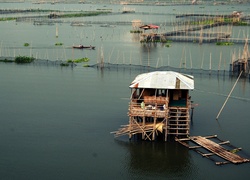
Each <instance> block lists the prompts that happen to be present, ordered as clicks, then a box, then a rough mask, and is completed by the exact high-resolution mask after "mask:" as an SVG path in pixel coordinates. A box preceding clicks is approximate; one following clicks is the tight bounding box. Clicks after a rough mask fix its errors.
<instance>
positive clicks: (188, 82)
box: [129, 71, 194, 89]
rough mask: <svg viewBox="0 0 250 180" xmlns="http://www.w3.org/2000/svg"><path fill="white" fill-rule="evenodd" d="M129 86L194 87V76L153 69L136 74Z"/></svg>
mask: <svg viewBox="0 0 250 180" xmlns="http://www.w3.org/2000/svg"><path fill="white" fill-rule="evenodd" d="M129 87H130V88H153V89H194V77H193V76H191V75H187V74H181V73H178V72H174V71H155V72H149V73H144V74H140V75H138V76H137V77H136V78H135V79H134V81H133V82H132V83H131V84H130V86H129Z"/></svg>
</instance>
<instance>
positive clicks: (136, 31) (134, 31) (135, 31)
mask: <svg viewBox="0 0 250 180" xmlns="http://www.w3.org/2000/svg"><path fill="white" fill-rule="evenodd" d="M130 33H142V31H140V30H130Z"/></svg>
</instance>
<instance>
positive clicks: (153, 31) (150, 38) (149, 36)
mask: <svg viewBox="0 0 250 180" xmlns="http://www.w3.org/2000/svg"><path fill="white" fill-rule="evenodd" d="M140 29H143V32H144V33H143V34H142V35H141V41H143V42H154V41H155V40H156V37H157V33H158V29H159V26H157V25H154V24H146V25H142V26H140ZM148 30H150V32H148V33H146V31H148Z"/></svg>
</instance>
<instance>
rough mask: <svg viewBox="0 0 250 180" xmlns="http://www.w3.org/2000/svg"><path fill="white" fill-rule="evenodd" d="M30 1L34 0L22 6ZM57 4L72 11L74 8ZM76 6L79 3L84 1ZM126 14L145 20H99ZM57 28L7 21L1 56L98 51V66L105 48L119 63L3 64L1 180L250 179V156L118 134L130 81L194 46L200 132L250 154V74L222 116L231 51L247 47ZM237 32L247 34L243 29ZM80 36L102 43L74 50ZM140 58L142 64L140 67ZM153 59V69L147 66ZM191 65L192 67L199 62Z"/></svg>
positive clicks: (53, 56) (174, 62)
mask: <svg viewBox="0 0 250 180" xmlns="http://www.w3.org/2000/svg"><path fill="white" fill-rule="evenodd" d="M6 6H13V4H11V3H10V4H9V3H7V4H5V3H4V4H3V3H1V8H2V7H6ZM20 6H24V7H33V6H34V5H33V4H31V3H27V4H26V5H25V3H24V4H23V3H21V4H20ZM47 6H48V7H51V8H52V7H53V8H54V7H57V6H61V7H60V8H62V6H66V7H67V6H68V5H56V6H52V5H51V6H49V5H47ZM69 6H72V7H70V8H72V9H74V8H77V5H69ZM84 6H86V7H88V6H90V5H84ZM91 6H92V7H93V6H98V7H103V6H104V5H91ZM105 6H106V7H109V6H112V8H113V7H114V9H117V11H118V9H121V6H120V5H105ZM190 7H192V6H188V7H187V6H183V7H182V6H176V7H169V6H167V7H155V6H154V7H141V6H136V8H137V9H145V8H148V9H149V11H153V12H156V11H157V10H159V12H161V11H163V9H164V8H168V9H177V10H176V11H178V12H181V11H180V10H185V9H188V8H190ZM192 8H197V11H199V10H201V9H202V10H204V9H208V8H211V11H213V9H216V8H217V9H221V10H225V12H226V11H231V9H232V7H231V6H229V7H228V6H216V7H214V6H211V7H210V6H209V7H205V8H199V7H198V6H197V7H192ZM237 10H242V11H244V10H246V12H245V13H249V11H247V10H248V8H247V7H246V6H239V7H237ZM141 11H142V10H141ZM186 11H187V10H186ZM223 12H224V11H223ZM170 14H171V13H170ZM170 16H171V15H170ZM117 17H119V18H121V19H122V20H124V21H125V20H126V19H127V20H132V19H136V18H137V16H136V13H135V14H134V15H126V16H123V15H119V16H117V15H116V16H115V17H113V16H106V18H105V17H94V18H93V17H90V19H91V18H92V19H93V21H94V20H95V19H96V21H97V20H99V19H98V18H104V19H105V21H106V20H107V18H109V19H111V21H112V19H116V18H117ZM142 17H144V16H142ZM144 18H145V21H146V18H152V19H157V17H155V16H152V17H149V16H148V17H144ZM161 18H162V17H161ZM161 21H162V22H164V21H165V20H164V19H162V20H161ZM55 27H56V26H55V25H54V26H34V25H33V24H32V23H23V22H21V23H16V22H0V29H1V31H0V37H1V56H8V57H9V56H12V57H13V56H14V55H18V54H20V55H29V54H30V53H31V54H33V55H34V56H37V57H38V58H41V59H49V60H50V61H56V60H59V59H61V60H66V59H70V58H79V57H83V56H84V57H85V56H86V57H89V58H90V62H88V63H89V64H95V63H96V62H97V61H99V56H100V55H99V52H100V49H101V47H102V48H103V52H104V58H105V62H110V63H114V64H119V65H112V66H110V68H104V70H103V71H102V70H100V69H97V68H96V67H88V68H84V67H82V64H78V65H77V66H76V67H74V68H71V67H60V66H58V65H54V64H51V63H46V62H41V63H39V62H36V63H32V64H29V65H17V64H14V63H0V84H1V88H0V99H1V101H0V142H1V143H0V178H1V179H18V180H20V179H25V180H26V179H236V178H237V179H248V178H247V177H248V176H249V175H250V172H249V167H250V164H249V163H246V164H241V165H232V164H227V165H224V166H216V165H215V164H214V162H212V161H209V160H208V159H206V158H202V156H201V155H199V154H197V153H196V152H194V151H191V150H188V149H187V148H185V147H183V146H182V145H180V144H178V143H176V142H158V141H156V142H144V141H143V142H142V141H137V140H135V139H133V140H132V141H129V140H128V137H126V136H124V137H120V138H117V139H115V138H114V137H113V135H112V134H110V132H112V131H115V130H117V129H118V128H119V127H120V125H125V124H127V123H128V120H129V119H128V116H127V110H128V102H129V97H130V89H129V87H128V86H129V84H130V83H131V82H132V81H133V79H134V78H135V77H136V76H137V75H138V74H140V73H142V72H148V71H153V70H165V69H171V68H168V67H163V66H167V65H169V66H172V67H175V68H179V66H180V62H181V59H182V56H183V54H185V52H186V54H187V56H188V58H187V61H186V62H191V61H190V58H189V57H190V56H189V54H190V52H191V54H192V61H193V63H192V64H193V66H192V68H193V69H196V70H192V71H191V70H190V71H188V70H187V72H188V73H190V74H193V75H194V79H195V90H193V91H191V96H192V100H193V101H194V103H195V104H198V105H197V106H196V107H195V109H194V119H193V123H192V126H191V132H190V133H191V135H201V136H206V135H214V134H217V135H218V137H219V138H221V139H223V140H229V141H230V142H231V143H232V144H233V145H235V146H237V147H242V149H243V151H242V154H243V155H248V157H250V156H249V154H250V143H249V138H250V133H249V128H250V122H249V113H248V111H249V107H250V90H249V89H250V87H249V86H250V84H249V79H244V78H242V79H239V81H238V83H237V85H236V87H235V89H234V91H233V93H232V95H231V98H229V100H228V102H227V104H226V106H225V108H224V109H223V111H222V113H221V114H220V117H219V119H218V121H217V120H216V116H217V114H218V112H219V110H220V108H221V107H222V105H223V103H224V101H225V100H226V97H227V95H228V94H229V92H230V90H231V89H232V87H233V85H234V83H235V81H236V78H237V77H230V76H229V75H228V72H227V70H228V68H229V62H230V59H229V58H230V53H231V52H232V51H233V49H237V50H238V49H239V48H243V45H242V44H237V45H234V46H226V47H217V46H216V45H214V44H202V45H198V44H193V43H173V44H172V47H171V48H166V47H163V46H161V45H160V44H157V45H156V46H147V45H142V44H140V43H139V42H138V41H135V40H134V38H133V37H132V36H133V35H131V34H130V33H129V30H130V29H131V27H130V26H116V27H115V28H102V27H100V26H99V25H98V24H94V25H93V26H91V27H86V28H85V27H84V28H83V27H71V26H70V25H69V24H67V23H62V24H61V25H59V37H58V38H56V37H55ZM235 29H236V30H237V32H238V31H239V27H236V28H235ZM243 30H244V31H245V32H248V31H249V27H246V28H245V27H244V29H242V30H240V31H241V32H242V31H243ZM235 34H238V33H235ZM57 41H60V42H63V43H64V47H55V46H54V43H55V42H57ZM25 42H31V44H32V48H30V47H28V48H27V49H26V48H25V47H24V46H23V44H24V43H25ZM78 43H82V44H85V43H86V44H87V45H89V44H92V45H95V46H96V47H97V49H96V50H94V51H88V50H86V51H85V50H84V51H81V50H79V51H77V50H74V51H73V50H72V49H71V48H70V47H71V46H72V44H78ZM183 49H184V50H183ZM183 52H184V53H183ZM210 52H211V53H212V57H213V58H212V62H214V63H213V66H212V67H213V68H212V69H213V71H212V74H211V75H209V71H206V70H207V69H209V63H208V62H209V57H207V56H209V54H210ZM220 53H222V57H223V58H225V66H224V64H223V65H221V66H220V71H219V72H218V73H217V70H218V65H219V62H220ZM203 54H204V55H203ZM168 56H169V58H168ZM203 56H204V59H203V58H202V57H203ZM202 59H203V63H202V62H201V61H202ZM183 61H184V58H183ZM130 62H131V64H133V65H131V66H130V65H129V64H130ZM157 62H158V63H157ZM124 64H125V65H126V64H128V66H125V65H124ZM157 64H158V66H157ZM202 64H203V66H202ZM134 65H143V66H139V67H138V66H134ZM148 65H150V66H152V68H149V67H144V66H148ZM186 65H187V68H190V63H189V64H188V63H186ZM155 67H159V69H157V68H155ZM223 68H225V70H226V71H225V74H224V72H223V70H224V69H223ZM202 69H203V70H202ZM177 70H178V71H179V70H180V71H184V69H177Z"/></svg>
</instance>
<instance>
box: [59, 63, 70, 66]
mask: <svg viewBox="0 0 250 180" xmlns="http://www.w3.org/2000/svg"><path fill="white" fill-rule="evenodd" d="M60 66H69V63H64V62H62V63H61V64H60Z"/></svg>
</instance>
